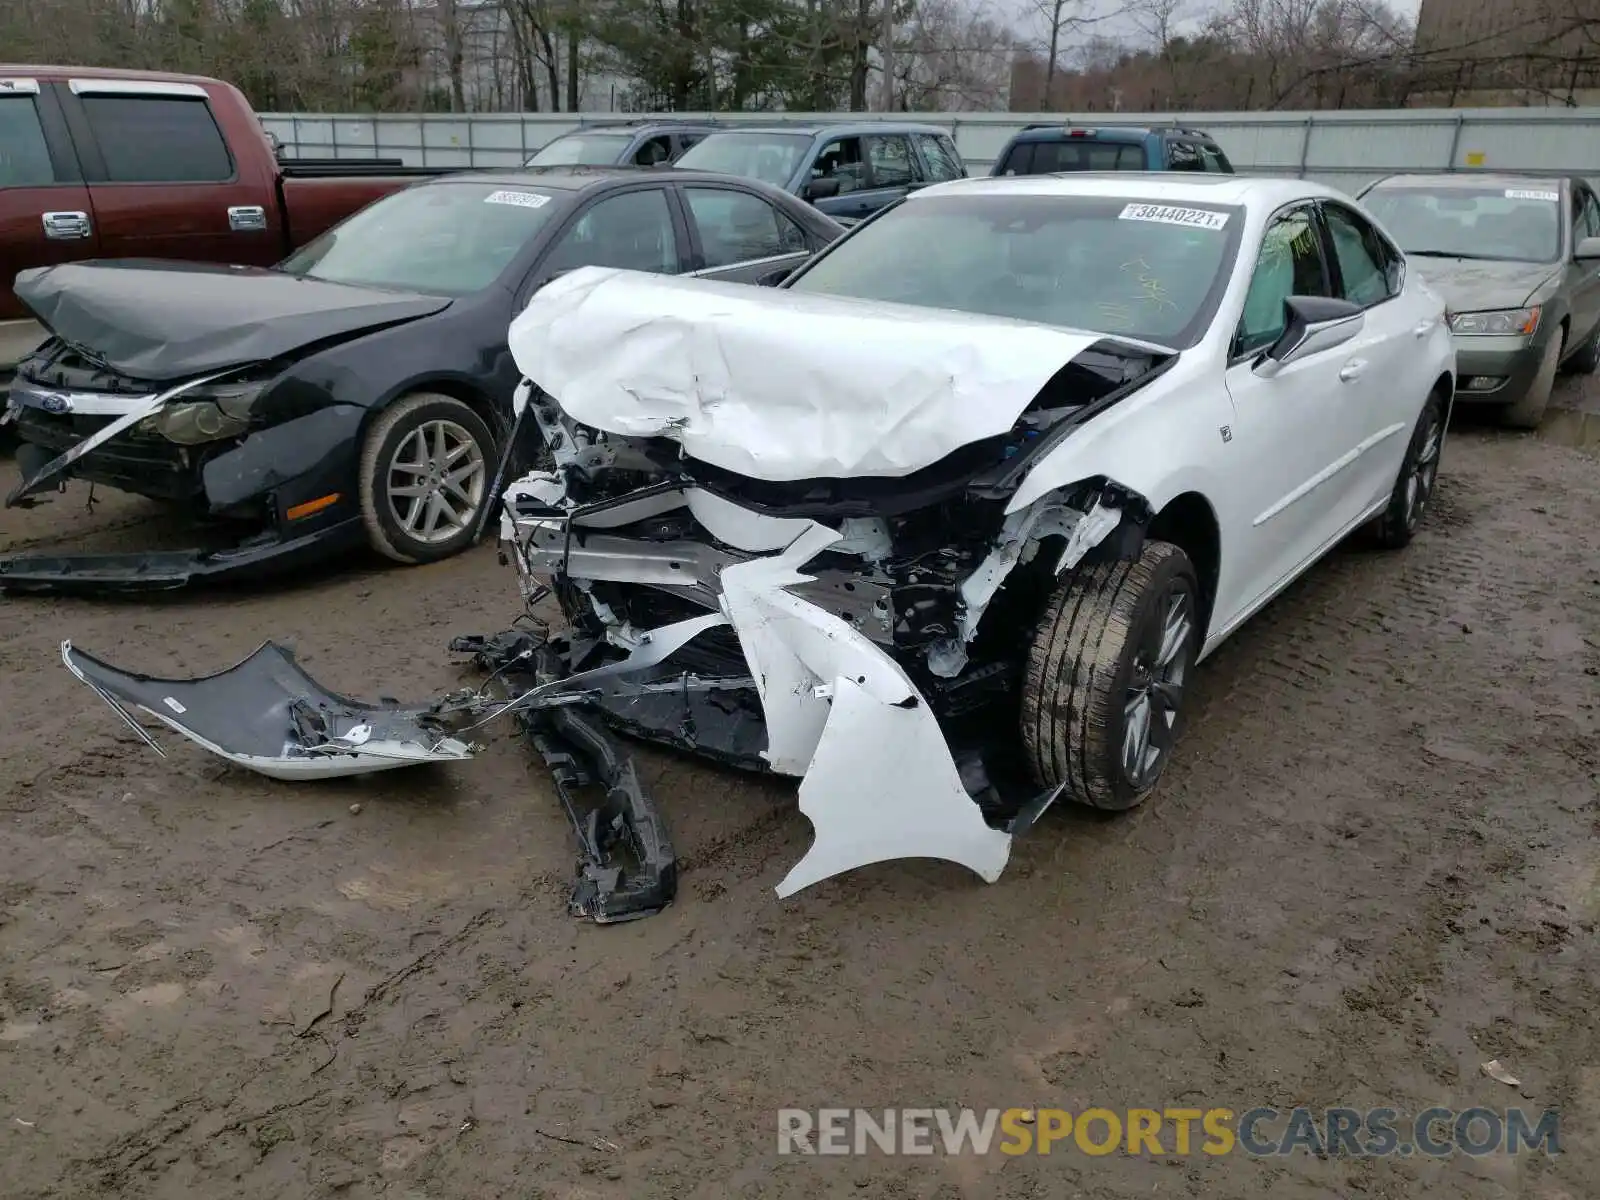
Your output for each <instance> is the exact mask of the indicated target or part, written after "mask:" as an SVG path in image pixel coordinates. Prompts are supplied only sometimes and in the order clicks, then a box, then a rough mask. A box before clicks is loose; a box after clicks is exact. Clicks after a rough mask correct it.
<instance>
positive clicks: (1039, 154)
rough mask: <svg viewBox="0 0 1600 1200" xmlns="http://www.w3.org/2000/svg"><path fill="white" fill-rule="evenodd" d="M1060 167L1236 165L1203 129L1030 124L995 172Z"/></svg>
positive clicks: (1229, 168)
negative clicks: (1076, 126)
mask: <svg viewBox="0 0 1600 1200" xmlns="http://www.w3.org/2000/svg"><path fill="white" fill-rule="evenodd" d="M1060 171H1212V172H1215V173H1218V174H1222V175H1232V174H1233V164H1232V163H1230V162H1229V161H1228V156H1227V155H1226V154H1224V153H1223V152H1222V148H1221V147H1220V146H1218V145H1217V143H1216V141H1215V140H1214V139H1213V138H1212V137H1211V135H1210V134H1208V133H1204V132H1202V131H1201V130H1198V129H1178V128H1170V127H1169V128H1166V129H1139V128H1135V127H1131V126H1126V125H1123V126H1117V125H1113V126H1109V127H1106V128H1102V129H1081V128H1074V127H1072V126H1065V125H1052V124H1044V123H1041V124H1036V125H1028V126H1025V127H1024V128H1023V129H1022V130H1021V131H1020V132H1019V133H1018V134H1017V135H1016V136H1015V137H1013V138H1012V139H1011V140H1010V141H1009V142H1007V143H1006V148H1005V149H1004V150H1002V151H1001V152H1000V157H999V158H998V159H996V160H995V164H994V170H993V171H991V172H990V174H991V175H1054V174H1056V173H1057V172H1060Z"/></svg>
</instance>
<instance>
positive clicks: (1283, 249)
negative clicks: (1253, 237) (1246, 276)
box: [1235, 208, 1331, 354]
mask: <svg viewBox="0 0 1600 1200" xmlns="http://www.w3.org/2000/svg"><path fill="white" fill-rule="evenodd" d="M1321 241H1322V239H1321V238H1319V237H1318V236H1317V227H1316V225H1315V223H1314V222H1313V220H1312V213H1311V209H1309V208H1297V209H1294V210H1293V211H1291V212H1287V213H1284V214H1283V215H1282V216H1280V217H1276V218H1274V219H1273V221H1272V223H1271V224H1270V225H1268V226H1267V231H1266V234H1265V235H1264V236H1263V237H1262V239H1261V252H1260V254H1259V255H1258V256H1257V258H1256V269H1255V272H1254V273H1253V274H1252V275H1251V276H1250V290H1249V292H1248V293H1246V295H1245V298H1244V315H1243V316H1241V317H1240V318H1239V332H1238V334H1237V335H1236V336H1235V350H1236V352H1237V353H1239V354H1254V353H1255V352H1256V351H1258V350H1265V349H1266V348H1267V347H1268V346H1270V345H1272V343H1273V342H1275V341H1277V340H1278V337H1279V335H1281V334H1282V333H1283V330H1284V324H1285V322H1284V315H1283V302H1284V301H1285V300H1287V299H1288V298H1289V297H1290V296H1327V295H1329V294H1331V293H1330V290H1329V287H1328V268H1327V264H1326V263H1324V262H1323V261H1322V246H1321Z"/></svg>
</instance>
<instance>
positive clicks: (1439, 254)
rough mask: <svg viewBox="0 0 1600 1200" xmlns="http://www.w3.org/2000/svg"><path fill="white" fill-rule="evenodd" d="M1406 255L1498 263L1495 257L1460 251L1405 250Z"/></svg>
mask: <svg viewBox="0 0 1600 1200" xmlns="http://www.w3.org/2000/svg"><path fill="white" fill-rule="evenodd" d="M1406 253H1407V254H1409V255H1411V256H1413V257H1414V258H1469V259H1472V260H1473V261H1474V262H1496V261H1499V259H1498V256H1497V255H1493V254H1468V253H1466V252H1465V251H1462V250H1407V251H1406Z"/></svg>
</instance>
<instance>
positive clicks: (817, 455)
mask: <svg viewBox="0 0 1600 1200" xmlns="http://www.w3.org/2000/svg"><path fill="white" fill-rule="evenodd" d="M1102 336H1103V335H1101V334H1095V333H1083V332H1077V331H1073V330H1063V329H1058V328H1053V327H1047V326H1041V325H1030V324H1027V323H1025V322H1021V321H1011V320H1006V319H1004V318H999V317H979V316H968V315H965V314H962V313H954V312H948V311H944V310H940V309H932V308H919V307H914V306H911V305H900V304H885V303H880V302H877V301H862V300H850V299H842V298H837V297H831V296H814V295H806V294H803V293H800V292H793V291H789V290H787V289H782V288H762V287H755V286H752V285H749V284H736V283H719V282H714V281H711V280H705V279H694V278H670V277H665V276H659V275H650V274H644V273H641V272H636V271H621V270H615V269H610V268H602V267H585V268H582V269H580V270H577V271H573V272H571V273H570V274H568V275H564V276H562V277H561V278H559V279H557V280H555V281H554V282H552V283H551V284H549V285H548V286H546V287H544V288H542V289H541V290H540V291H539V292H537V293H536V294H535V295H534V297H533V300H532V302H531V303H529V305H528V307H527V308H526V309H524V310H523V312H522V313H521V315H520V316H518V317H517V319H516V320H515V321H513V322H512V325H511V333H510V344H511V353H512V356H513V357H514V358H515V359H516V362H517V366H518V367H519V368H520V369H521V371H522V373H523V374H524V375H526V376H527V377H528V378H529V379H531V380H533V382H534V383H535V384H537V385H538V386H539V387H540V388H541V389H543V390H544V391H545V392H547V393H549V395H551V396H552V397H554V398H555V400H556V401H557V403H559V404H560V405H561V407H562V408H563V409H564V410H565V411H566V412H567V414H568V415H569V416H570V417H572V419H573V420H575V421H578V422H580V423H582V424H585V425H589V426H593V427H594V428H597V429H603V430H606V431H607V432H610V433H615V434H621V435H624V436H629V437H657V436H666V437H671V438H673V439H675V440H676V441H678V442H679V443H681V444H682V446H683V448H684V450H685V452H686V453H687V454H688V455H689V456H690V457H691V458H695V459H699V460H700V461H702V462H706V463H710V464H712V465H713V466H717V467H721V468H723V469H724V470H729V471H734V472H737V473H739V474H741V475H745V476H748V477H750V478H754V479H761V480H766V481H768V482H773V483H787V482H793V481H796V480H803V479H816V478H835V479H837V478H855V477H861V476H887V477H896V476H902V475H908V474H910V473H911V472H913V471H916V470H919V469H921V468H923V467H927V466H930V465H931V464H933V463H935V462H938V461H939V460H940V459H942V458H944V457H945V456H946V455H948V454H951V453H953V452H954V451H956V450H959V449H960V448H961V447H963V446H966V445H970V444H971V443H973V442H975V441H979V440H981V439H983V438H988V437H995V436H998V435H1000V434H1003V433H1005V432H1006V431H1008V430H1009V429H1010V428H1011V427H1012V425H1013V424H1015V422H1016V419H1017V417H1019V416H1020V415H1021V414H1022V412H1023V411H1024V410H1025V409H1026V408H1027V406H1028V404H1029V403H1030V402H1031V401H1032V400H1033V399H1034V397H1035V396H1037V395H1038V393H1039V391H1040V390H1041V389H1042V388H1043V387H1044V385H1045V384H1046V383H1048V382H1049V381H1050V379H1051V377H1052V376H1054V375H1055V374H1056V372H1057V371H1059V370H1060V369H1061V368H1062V367H1063V366H1065V365H1066V364H1067V363H1068V362H1070V361H1071V360H1072V359H1073V358H1075V357H1077V356H1078V355H1079V354H1081V353H1082V352H1083V351H1084V350H1086V349H1087V348H1088V347H1090V346H1092V345H1093V344H1094V343H1095V342H1097V341H1100V340H1101V338H1102Z"/></svg>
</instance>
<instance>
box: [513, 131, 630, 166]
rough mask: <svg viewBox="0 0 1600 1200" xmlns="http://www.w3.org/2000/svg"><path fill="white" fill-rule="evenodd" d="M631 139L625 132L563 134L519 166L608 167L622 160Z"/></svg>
mask: <svg viewBox="0 0 1600 1200" xmlns="http://www.w3.org/2000/svg"><path fill="white" fill-rule="evenodd" d="M631 141H633V136H632V135H631V134H627V133H565V134H562V135H561V136H560V137H558V138H556V140H555V141H553V142H551V143H549V144H548V145H546V146H545V147H544V149H542V150H540V151H539V152H538V153H537V154H535V155H534V156H533V157H532V158H530V159H529V160H528V161H527V162H525V163H523V164H522V165H523V166H525V167H571V166H588V167H609V166H612V165H613V164H615V163H616V162H617V161H618V160H620V159H621V158H622V152H623V151H624V150H626V149H627V148H628V143H629V142H631Z"/></svg>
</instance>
